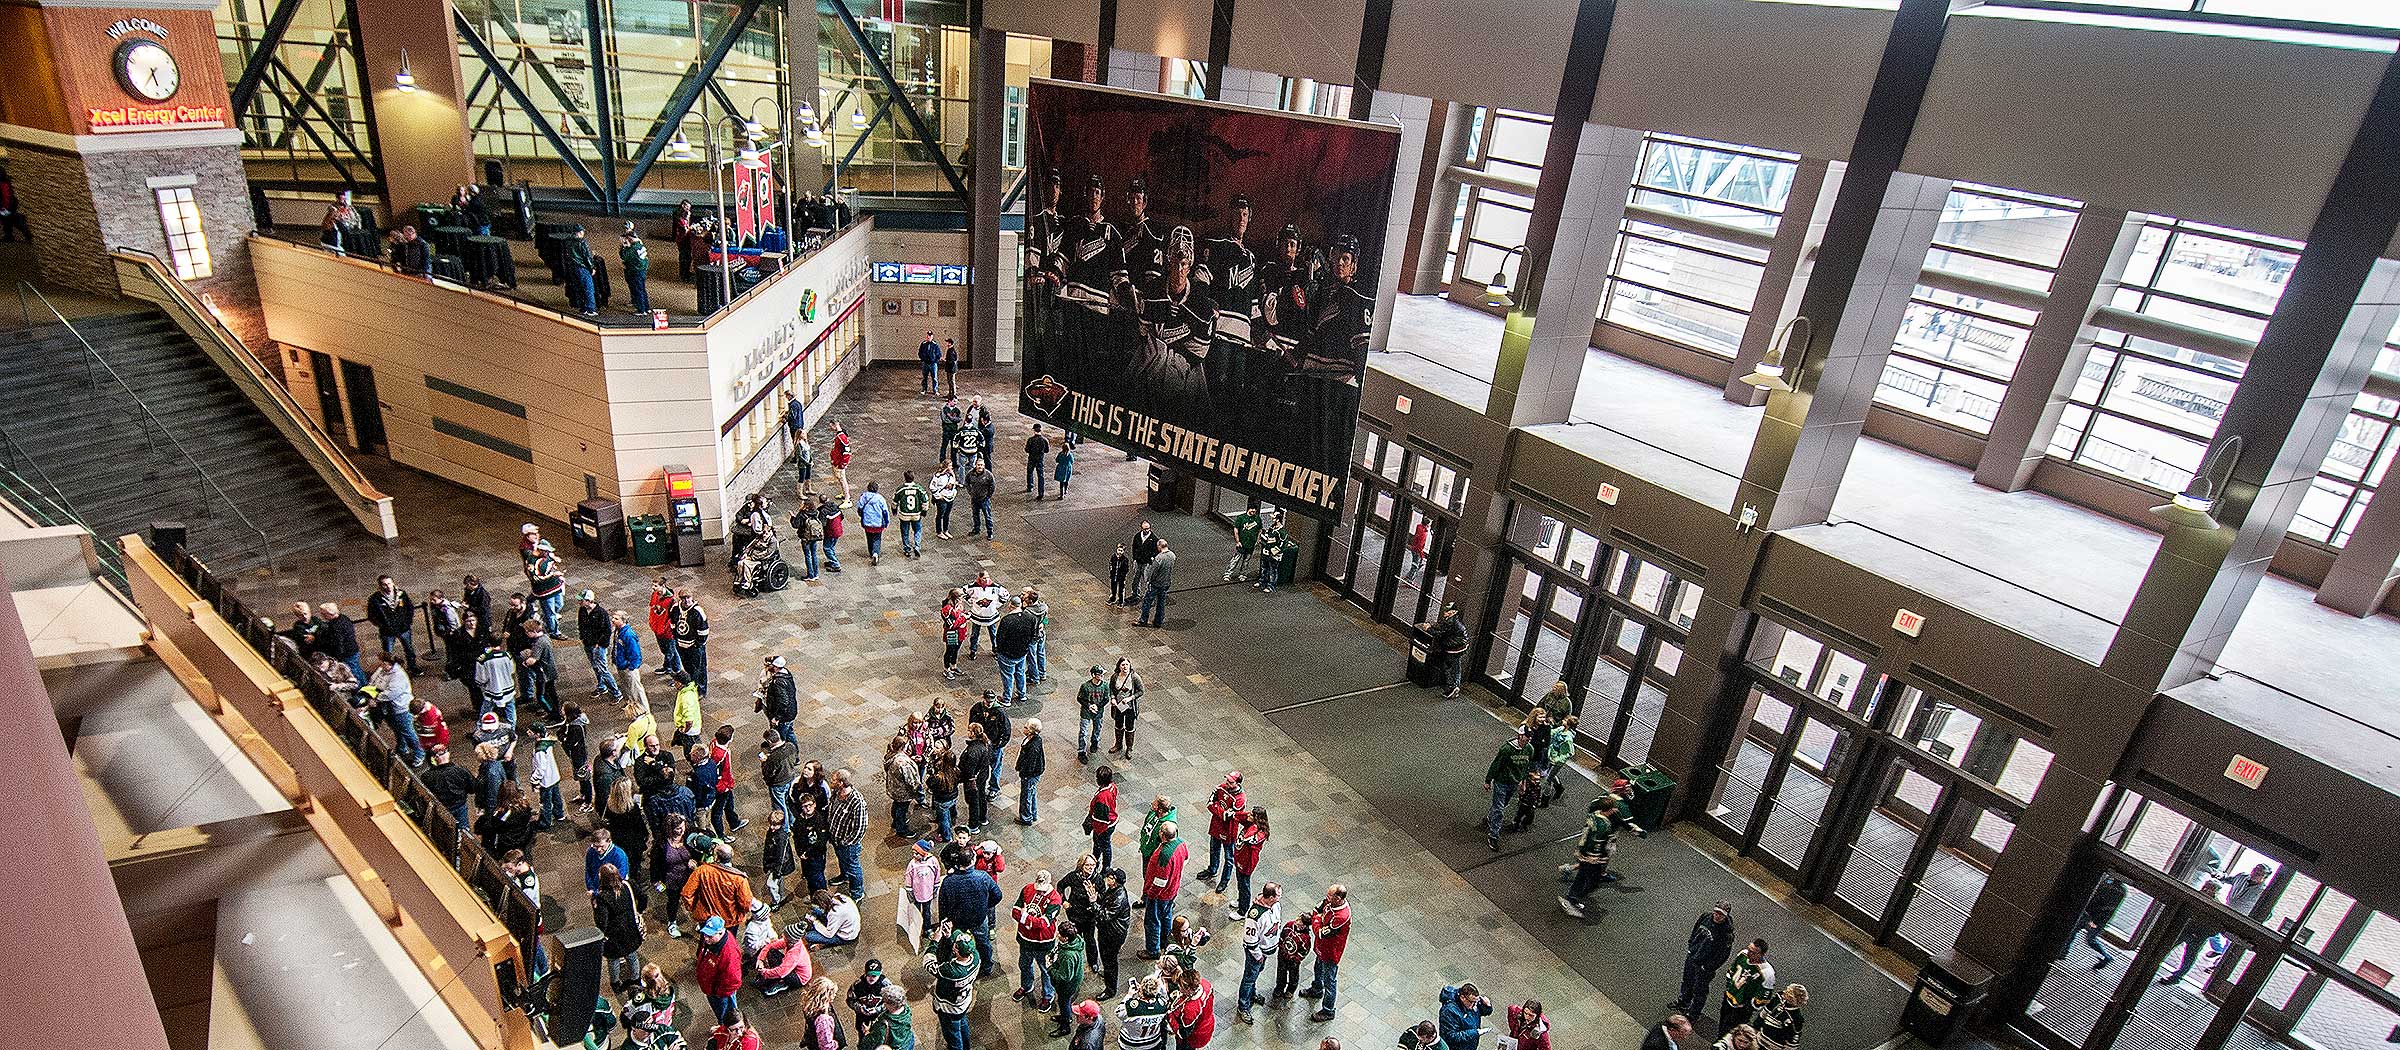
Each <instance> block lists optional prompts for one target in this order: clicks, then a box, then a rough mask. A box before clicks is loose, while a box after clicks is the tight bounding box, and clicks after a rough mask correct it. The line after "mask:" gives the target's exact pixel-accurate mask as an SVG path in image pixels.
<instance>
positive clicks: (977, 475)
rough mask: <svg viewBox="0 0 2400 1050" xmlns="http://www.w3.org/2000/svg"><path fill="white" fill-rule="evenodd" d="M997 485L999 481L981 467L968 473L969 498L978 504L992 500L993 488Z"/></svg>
mask: <svg viewBox="0 0 2400 1050" xmlns="http://www.w3.org/2000/svg"><path fill="white" fill-rule="evenodd" d="M996 483H997V479H995V478H993V477H992V472H991V471H988V470H985V469H983V468H982V467H980V466H979V467H976V468H975V469H973V470H970V471H968V472H967V498H968V499H971V500H974V501H976V502H977V503H981V502H983V501H985V500H988V499H991V498H992V487H993V485H994V484H996Z"/></svg>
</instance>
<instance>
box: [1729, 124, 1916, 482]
mask: <svg viewBox="0 0 2400 1050" xmlns="http://www.w3.org/2000/svg"><path fill="white" fill-rule="evenodd" d="M1851 177H1855V169H1853V173H1852V176H1851ZM1843 181H1844V183H1845V185H1847V184H1848V183H1849V181H1850V178H1848V177H1846V178H1845V179H1844V180H1843ZM1885 181H1886V187H1885V192H1884V193H1883V195H1882V204H1881V206H1880V207H1877V208H1876V209H1875V210H1874V211H1873V212H1871V213H1868V214H1867V215H1866V216H1865V217H1864V219H1863V222H1864V223H1865V224H1866V226H1867V227H1868V230H1867V231H1862V232H1869V233H1870V234H1871V235H1870V236H1869V237H1868V238H1867V240H1866V243H1865V244H1863V245H1861V246H1860V248H1861V250H1860V252H1859V254H1858V255H1857V256H1856V257H1855V260H1854V262H1853V263H1852V265H1851V266H1850V267H1848V269H1849V271H1850V278H1849V280H1848V281H1846V282H1842V281H1841V277H1840V276H1839V275H1838V272H1837V271H1836V270H1835V268H1833V267H1830V266H1828V265H1827V264H1826V260H1825V258H1824V256H1825V255H1826V251H1825V250H1820V251H1819V253H1818V255H1819V261H1818V264H1817V269H1816V273H1815V274H1814V279H1813V280H1811V281H1810V282H1809V284H1810V288H1809V289H1808V290H1807V291H1804V292H1803V293H1802V295H1803V298H1802V300H1801V303H1800V306H1799V315H1800V316H1803V317H1807V318H1809V320H1810V321H1811V322H1812V326H1811V328H1810V329H1809V334H1808V337H1807V338H1808V343H1807V346H1806V354H1805V359H1804V360H1794V355H1797V354H1800V352H1801V349H1802V344H1801V341H1800V337H1799V336H1798V335H1795V336H1794V338H1793V340H1792V342H1791V345H1790V346H1789V347H1787V348H1786V350H1785V351H1784V353H1785V357H1784V369H1785V372H1784V376H1785V381H1786V382H1789V383H1791V384H1792V385H1793V389H1791V390H1789V391H1777V392H1775V393H1774V394H1771V395H1769V397H1768V399H1767V411H1766V414H1765V415H1763V416H1761V417H1760V418H1759V424H1758V438H1757V439H1756V440H1755V441H1753V442H1752V443H1751V446H1750V461H1749V463H1748V464H1747V465H1746V466H1745V467H1744V468H1743V471H1742V486H1741V489H1740V492H1739V495H1738V496H1737V497H1736V500H1737V502H1736V504H1735V513H1737V514H1739V513H1742V512H1743V511H1744V509H1745V508H1746V509H1750V510H1755V511H1756V512H1757V515H1758V524H1760V525H1762V526H1764V527H1765V528H1767V529H1770V530H1772V529H1780V528H1787V527H1790V526H1794V525H1810V524H1815V523H1817V522H1821V521H1824V520H1825V517H1826V515H1828V514H1830V513H1832V512H1833V498H1834V495H1835V493H1837V492H1839V491H1840V489H1841V484H1842V476H1843V474H1844V473H1845V472H1847V471H1848V470H1849V467H1850V454H1851V453H1852V452H1854V451H1856V450H1857V448H1858V441H1859V436H1860V434H1861V432H1862V431H1863V430H1864V428H1865V426H1866V420H1867V407H1868V406H1869V405H1871V404H1873V403H1874V401H1875V386H1876V384H1877V383H1878V382H1879V381H1880V380H1881V379H1882V377H1883V366H1884V362H1885V361H1887V360H1889V359H1890V358H1891V355H1892V341H1893V340H1894V339H1896V338H1898V337H1899V335H1900V324H1901V322H1902V320H1904V319H1905V318H1906V317H1907V316H1908V297H1909V295H1910V293H1911V292H1913V291H1914V290H1915V288H1916V286H1917V275H1918V274H1919V273H1922V272H1923V271H1924V269H1925V256H1926V254H1927V253H1928V252H1929V251H1930V250H1931V249H1932V247H1933V235H1934V231H1935V230H1936V229H1937V228H1938V227H1939V226H1940V225H1941V220H1942V202H1943V201H1944V200H1945V199H1946V198H1948V197H1949V195H1950V182H1949V180H1947V179H1934V178H1927V177H1925V176H1922V175H1908V174H1901V173H1897V172H1894V173H1891V174H1890V176H1889V177H1888V179H1886V180H1885ZM1834 221H1835V222H1837V223H1838V222H1839V221H1840V209H1839V208H1837V209H1836V210H1835V220H1834ZM1829 235H1830V231H1829ZM1829 281H1831V282H1841V283H1842V284H1843V285H1844V286H1843V287H1840V288H1837V289H1831V290H1828V289H1826V288H1823V287H1820V285H1821V284H1823V283H1825V282H1829ZM1820 297H1821V298H1822V300H1823V301H1821V302H1819V304H1818V306H1817V307H1814V308H1812V307H1811V306H1810V302H1811V301H1812V300H1818V299H1820ZM1852 301H1855V302H1857V303H1858V304H1860V305H1861V306H1862V307H1863V309H1859V310H1846V309H1845V307H1846V306H1847V305H1848V304H1849V303H1850V302H1852ZM1828 325H1830V326H1831V327H1832V329H1833V330H1832V331H1831V332H1827V331H1826V330H1825V329H1826V327H1827V326H1828ZM1735 381H1736V382H1739V377H1736V380H1735Z"/></svg>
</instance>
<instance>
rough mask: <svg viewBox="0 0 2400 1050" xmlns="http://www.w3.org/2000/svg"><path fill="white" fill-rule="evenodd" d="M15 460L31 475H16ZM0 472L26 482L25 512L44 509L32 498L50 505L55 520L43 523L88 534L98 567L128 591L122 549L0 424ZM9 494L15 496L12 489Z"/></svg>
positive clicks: (119, 589) (128, 586)
mask: <svg viewBox="0 0 2400 1050" xmlns="http://www.w3.org/2000/svg"><path fill="white" fill-rule="evenodd" d="M16 463H22V464H24V465H25V466H26V467H27V468H28V469H30V470H32V472H33V477H31V478H26V477H25V476H23V475H21V474H18V473H17V471H16V470H15V469H14V468H13V467H12V466H11V464H16ZM0 474H5V475H7V476H8V477H11V478H15V479H16V480H17V481H19V482H22V483H23V484H24V485H25V487H26V488H27V490H28V491H26V492H25V493H23V498H24V499H25V501H26V502H27V504H28V506H26V507H25V508H24V509H25V511H26V512H27V513H32V514H39V513H42V511H43V508H41V507H39V506H33V505H31V504H32V503H33V501H35V500H39V501H42V502H45V503H48V504H49V505H50V506H49V510H50V511H51V512H52V513H51V515H50V516H52V517H55V518H56V519H58V520H54V521H45V522H43V524H45V525H74V526H77V527H79V528H81V529H82V530H83V531H85V532H86V533H90V534H91V537H92V550H93V552H94V553H95V554H96V555H97V556H98V557H99V559H100V570H101V571H102V572H104V573H106V574H107V575H108V577H109V578H110V579H112V580H115V581H116V584H117V591H118V592H119V593H130V585H129V584H128V583H127V582H126V579H125V556H124V554H123V552H121V551H119V550H117V548H116V545H115V544H113V543H111V542H109V541H108V540H107V539H106V538H104V537H102V536H101V535H100V533H99V532H97V531H96V530H94V529H93V528H92V523H91V522H90V521H88V520H85V518H84V516H83V515H82V514H81V513H78V512H77V511H76V510H75V504H74V502H73V501H71V500H69V499H67V490H65V489H62V488H60V487H58V483H57V482H55V481H52V480H50V472H48V471H46V470H43V469H42V465H41V464H40V463H38V462H36V461H35V460H34V458H33V455H32V454H31V453H29V452H27V451H25V445H24V443H23V442H20V441H18V440H17V439H16V436H15V435H13V434H10V433H9V432H8V428H7V427H0ZM0 487H5V486H4V483H0ZM10 494H11V495H16V493H15V492H14V491H13V490H11V492H10Z"/></svg>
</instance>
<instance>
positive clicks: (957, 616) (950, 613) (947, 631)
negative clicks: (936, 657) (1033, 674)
mask: <svg viewBox="0 0 2400 1050" xmlns="http://www.w3.org/2000/svg"><path fill="white" fill-rule="evenodd" d="M944 538H945V539H947V538H948V537H947V536H945V537H944ZM965 601H966V592H964V591H961V590H959V589H958V588H956V587H953V588H951V589H950V596H949V597H948V598H945V599H943V600H942V612H941V617H942V623H941V627H942V680H943V681H945V682H948V681H955V680H957V678H958V647H959V646H961V645H965V644H966V642H967V631H968V629H969V628H968V627H967V611H966V609H965V607H964V603H965ZM936 702H937V703H938V702H939V701H936Z"/></svg>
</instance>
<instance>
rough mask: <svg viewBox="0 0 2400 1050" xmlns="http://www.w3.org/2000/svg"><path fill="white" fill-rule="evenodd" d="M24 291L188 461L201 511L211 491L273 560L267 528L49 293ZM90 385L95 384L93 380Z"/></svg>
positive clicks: (20, 287)
mask: <svg viewBox="0 0 2400 1050" xmlns="http://www.w3.org/2000/svg"><path fill="white" fill-rule="evenodd" d="M27 292H31V293H33V297H34V298H35V299H39V300H41V301H42V308H43V309H45V310H48V311H50V316H52V317H55V318H57V319H58V324H59V327H61V328H64V329H66V330H67V334H68V335H72V336H74V337H75V341H76V342H77V343H78V344H81V345H82V347H83V352H84V353H85V354H86V355H88V358H89V359H88V360H86V361H85V362H84V368H85V373H86V374H87V375H88V374H89V373H90V368H91V363H92V362H94V361H97V362H99V364H100V368H101V369H102V370H103V371H105V372H107V373H108V378H109V379H110V380H111V381H113V382H115V383H116V384H117V389H119V390H121V391H123V392H124V394H125V397H126V398H127V399H128V400H130V401H132V402H133V407H134V410H135V411H138V412H140V413H141V414H142V419H143V420H145V421H146V422H148V424H149V425H150V427H151V428H153V429H155V430H156V431H157V432H158V434H159V436H161V437H164V438H166V439H167V444H169V445H173V446H174V447H175V452H176V454H177V455H180V456H182V457H183V461H184V462H186V463H189V464H191V467H192V474H193V475H194V476H196V477H198V478H199V479H200V484H201V486H202V487H203V489H204V491H203V492H202V497H203V499H202V509H203V511H205V510H206V496H207V495H208V493H212V492H213V493H215V494H216V497H217V498H218V499H221V500H224V501H225V509H226V510H229V511H232V512H233V516H234V518H235V520H237V521H240V522H241V523H242V527H243V528H246V529H249V530H250V531H251V532H254V533H257V534H258V551H259V555H260V557H263V558H265V559H266V561H267V564H268V565H270V566H272V565H273V564H275V548H274V543H273V541H272V540H270V539H269V538H268V537H267V530H265V529H262V528H259V527H258V526H257V524H255V523H253V522H252V521H251V520H250V516H249V515H247V514H244V513H242V508H241V506H240V505H239V504H237V503H235V502H234V501H233V497H232V496H230V495H227V494H226V492H225V489H224V487H223V486H221V485H218V484H217V479H215V478H212V477H210V476H208V469H207V468H205V467H202V466H201V465H200V460H199V459H198V457H195V456H193V455H192V453H191V450H190V449H187V448H185V447H183V442H182V441H181V440H178V439H177V438H176V437H175V432H174V431H172V430H169V429H167V425H166V424H165V423H161V422H159V420H158V416H157V415H155V414H153V413H152V412H151V411H150V406H149V404H148V403H147V402H144V401H143V400H142V396H141V395H140V394H137V393H135V392H134V390H133V385H132V384H130V383H127V382H126V381H125V377H124V376H121V375H118V374H117V369H116V366H115V365H112V364H109V363H108V358H107V357H106V356H103V355H102V354H101V353H100V351H99V350H98V349H96V348H94V347H93V346H92V341H91V340H89V339H85V338H84V337H83V333H82V332H80V331H77V330H76V328H75V326H74V325H73V324H72V323H69V322H68V320H67V315H65V314H62V313H60V312H58V306H57V305H56V304H54V303H52V302H51V301H50V297H49V296H46V295H43V294H42V290H41V289H39V288H36V287H34V286H33V285H31V284H28V283H26V282H24V281H18V282H17V302H18V303H19V305H20V306H23V305H24V304H25V302H26V300H25V293H27ZM26 310H27V312H26V317H25V323H27V324H29V325H30V324H32V323H33V316H32V313H31V308H30V307H26ZM93 385H97V384H96V383H95V384H93Z"/></svg>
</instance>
